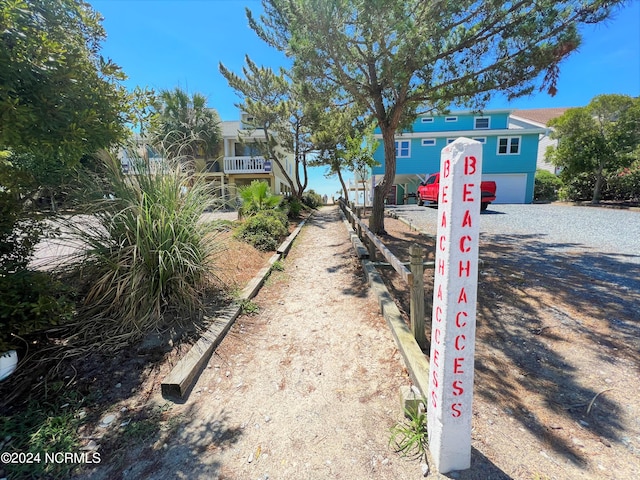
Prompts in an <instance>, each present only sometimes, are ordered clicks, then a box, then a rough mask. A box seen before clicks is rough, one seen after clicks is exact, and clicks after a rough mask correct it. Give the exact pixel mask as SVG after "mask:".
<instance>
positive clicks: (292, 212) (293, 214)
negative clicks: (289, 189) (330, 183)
mask: <svg viewBox="0 0 640 480" xmlns="http://www.w3.org/2000/svg"><path fill="white" fill-rule="evenodd" d="M281 206H282V208H284V209H285V210H286V211H287V215H288V216H289V218H297V217H299V216H300V212H302V210H303V209H304V206H305V205H304V203H302V202H301V201H300V200H299V199H297V198H295V197H287V198H285V199H283V200H282V204H281Z"/></svg>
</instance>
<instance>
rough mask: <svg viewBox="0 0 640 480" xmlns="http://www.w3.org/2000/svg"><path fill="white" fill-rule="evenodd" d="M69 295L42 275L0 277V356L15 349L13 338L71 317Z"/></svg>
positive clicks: (71, 308)
mask: <svg viewBox="0 0 640 480" xmlns="http://www.w3.org/2000/svg"><path fill="white" fill-rule="evenodd" d="M73 311H74V303H73V300H72V294H71V291H70V290H69V289H68V288H66V287H64V286H63V285H62V284H61V283H60V282H58V281H56V280H55V279H54V278H52V276H51V275H50V274H48V273H45V272H37V271H30V270H20V271H18V272H14V273H10V274H4V275H3V274H0V353H1V352H5V351H7V350H9V349H11V348H16V347H18V346H19V344H18V342H17V337H16V335H17V336H20V337H22V336H24V335H27V334H30V333H34V332H38V331H40V330H43V329H45V328H47V327H50V326H52V325H60V324H62V323H64V322H66V321H68V320H70V319H71V318H72V316H73Z"/></svg>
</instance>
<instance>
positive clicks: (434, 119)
mask: <svg viewBox="0 0 640 480" xmlns="http://www.w3.org/2000/svg"><path fill="white" fill-rule="evenodd" d="M510 114H511V110H490V111H484V112H482V113H481V114H480V113H477V112H468V111H465V112H454V113H450V114H447V115H421V116H419V117H418V118H417V119H416V121H415V122H414V123H413V125H412V128H411V129H410V130H405V131H403V132H401V133H398V134H396V140H395V143H396V157H397V160H396V178H395V182H394V186H393V188H392V191H391V193H390V194H389V197H388V198H387V203H388V204H401V203H405V202H406V200H407V195H408V194H412V193H415V192H416V189H417V188H418V185H419V184H420V182H421V181H423V180H424V179H425V177H426V176H428V175H429V174H431V173H435V172H438V171H439V170H440V153H441V151H442V149H443V148H444V147H445V146H446V145H447V144H449V143H451V142H453V141H454V140H455V139H456V138H458V137H467V138H472V139H474V140H477V141H479V142H480V143H482V144H483V160H482V179H483V180H494V181H495V182H496V184H497V186H498V190H497V195H496V197H497V198H496V201H495V203H531V202H532V201H533V183H534V177H535V172H536V161H537V157H538V141H539V138H540V137H541V136H542V135H544V134H545V133H547V129H545V128H540V126H539V125H536V124H533V122H532V123H527V122H518V123H515V122H511V121H510ZM376 136H377V138H378V139H379V141H380V145H379V146H378V149H377V150H376V152H375V153H374V158H375V160H376V161H377V162H378V163H379V166H377V167H374V168H373V169H372V172H371V173H372V177H371V181H372V184H373V185H375V184H376V183H379V182H381V181H382V177H383V176H384V171H385V170H384V168H385V166H384V151H383V145H382V136H381V135H380V134H379V131H378V132H377V135H376Z"/></svg>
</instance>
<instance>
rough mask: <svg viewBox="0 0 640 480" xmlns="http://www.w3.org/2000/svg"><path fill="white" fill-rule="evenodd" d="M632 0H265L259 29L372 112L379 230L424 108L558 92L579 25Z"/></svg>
mask: <svg viewBox="0 0 640 480" xmlns="http://www.w3.org/2000/svg"><path fill="white" fill-rule="evenodd" d="M621 3H623V0H580V1H578V0H572V1H558V0H521V1H517V2H504V1H497V0H488V1H483V2H478V1H476V0H456V1H448V2H427V1H424V0H367V1H364V0H263V2H262V4H263V10H264V14H262V15H261V16H260V17H259V18H256V17H254V16H253V15H252V14H251V11H250V10H248V9H247V15H248V18H249V24H250V26H251V27H252V28H253V29H254V30H255V31H256V32H257V34H258V35H259V36H260V38H262V39H263V40H264V41H266V42H267V43H268V44H269V45H271V46H273V47H275V48H277V49H279V50H281V51H283V52H285V53H286V54H287V55H289V56H290V57H292V58H293V60H294V69H295V70H296V71H297V72H298V73H299V74H301V75H303V76H304V77H306V78H308V79H309V80H310V81H314V82H316V83H318V84H323V85H326V86H329V87H330V88H332V89H333V90H334V91H336V92H338V93H340V94H342V95H343V96H344V97H345V98H346V99H347V100H348V101H351V102H353V103H356V104H358V105H360V106H361V107H362V108H364V109H366V110H367V111H368V112H369V113H370V115H372V116H373V117H374V118H375V119H376V121H377V124H378V127H379V128H380V131H381V134H382V141H383V146H384V156H385V175H384V178H383V180H382V182H380V183H378V184H377V185H376V187H375V191H374V204H373V214H372V216H371V218H370V226H371V228H372V230H373V231H375V232H377V233H380V232H383V231H384V198H385V197H386V195H387V193H388V192H389V191H390V189H391V186H392V185H393V182H394V178H395V172H396V152H395V138H394V135H395V132H396V131H397V130H398V129H399V128H400V127H402V126H403V124H405V123H408V122H410V121H411V120H412V119H414V118H415V116H416V114H417V113H418V111H419V109H424V110H425V111H427V110H433V109H441V110H442V109H446V108H447V107H449V106H450V105H451V104H457V105H462V106H466V107H469V108H473V109H481V108H482V107H483V106H484V105H485V104H486V103H487V102H488V100H489V99H490V98H491V96H492V95H493V94H495V93H497V92H502V93H504V94H506V96H507V97H508V98H515V97H518V96H522V95H527V94H531V93H532V92H534V90H535V89H536V88H541V89H545V88H546V89H547V91H548V92H549V93H550V94H552V95H553V94H554V93H555V91H556V81H557V78H558V75H559V64H560V63H561V61H562V60H564V59H565V58H566V57H567V56H568V55H569V54H570V53H571V52H573V51H574V50H575V49H576V48H577V47H578V46H579V44H580V35H579V33H578V26H579V24H581V23H595V22H599V21H602V20H604V19H606V18H607V17H608V16H609V15H610V13H611V12H612V10H613V8H614V7H615V6H616V5H618V4H621Z"/></svg>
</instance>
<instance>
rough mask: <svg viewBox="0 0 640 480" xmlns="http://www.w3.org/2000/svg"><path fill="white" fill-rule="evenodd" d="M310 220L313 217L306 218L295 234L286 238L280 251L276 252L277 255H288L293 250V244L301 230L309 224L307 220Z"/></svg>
mask: <svg viewBox="0 0 640 480" xmlns="http://www.w3.org/2000/svg"><path fill="white" fill-rule="evenodd" d="M309 218H311V217H308V218H305V219H304V220H302V221H301V222H300V224H299V225H298V226H297V227H296V229H295V230H294V231H293V232H291V234H289V236H288V237H287V238H286V240H285V241H284V242H282V244H281V245H280V246H279V247H278V249H277V250H276V253H280V254H282V255H286V254H287V252H288V251H289V249H290V248H291V244H292V243H293V241H294V240H295V239H296V237H297V236H298V234H299V233H300V230H302V227H304V224H305V223H306V222H307V220H308V219H309Z"/></svg>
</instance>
